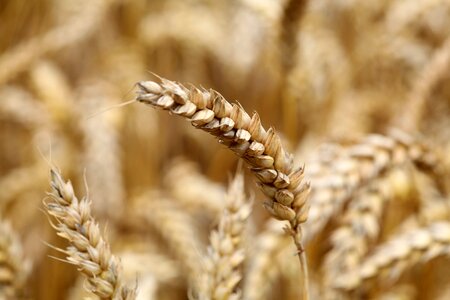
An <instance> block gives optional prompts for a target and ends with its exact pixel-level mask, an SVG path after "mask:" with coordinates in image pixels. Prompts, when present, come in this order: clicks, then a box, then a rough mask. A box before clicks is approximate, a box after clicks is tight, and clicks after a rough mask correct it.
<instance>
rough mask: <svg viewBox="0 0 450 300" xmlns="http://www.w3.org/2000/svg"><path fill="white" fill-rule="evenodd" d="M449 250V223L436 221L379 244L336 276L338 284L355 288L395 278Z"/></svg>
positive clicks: (350, 289)
mask: <svg viewBox="0 0 450 300" xmlns="http://www.w3.org/2000/svg"><path fill="white" fill-rule="evenodd" d="M449 254H450V223H449V222H436V223H433V224H431V225H429V226H428V227H422V228H418V229H413V230H411V231H409V232H406V233H404V234H402V235H400V236H395V237H394V238H393V239H392V240H390V241H389V242H387V243H385V244H383V245H381V246H379V247H378V248H377V250H376V251H375V253H374V254H372V255H370V256H369V257H367V258H366V259H365V260H364V261H363V262H362V263H361V265H360V266H358V267H357V268H356V269H353V270H351V271H349V272H348V273H346V274H343V275H342V276H341V277H340V278H339V279H337V280H336V287H337V288H340V289H342V290H345V291H352V290H355V289H357V288H360V287H361V286H362V285H363V284H364V283H368V281H370V280H374V279H376V280H381V279H384V280H387V281H394V280H396V279H397V278H398V277H399V276H400V275H401V274H402V273H403V272H404V271H405V270H406V269H407V268H409V267H411V266H414V265H416V264H418V263H425V262H427V261H429V260H431V259H433V258H436V257H438V256H447V255H449Z"/></svg>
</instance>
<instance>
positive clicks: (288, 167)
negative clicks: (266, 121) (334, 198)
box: [136, 78, 310, 278]
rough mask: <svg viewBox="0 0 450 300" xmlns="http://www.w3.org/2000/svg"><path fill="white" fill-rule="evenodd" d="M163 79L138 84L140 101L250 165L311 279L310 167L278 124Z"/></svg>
mask: <svg viewBox="0 0 450 300" xmlns="http://www.w3.org/2000/svg"><path fill="white" fill-rule="evenodd" d="M160 81H161V82H160V83H157V82H154V81H141V82H139V83H137V87H138V91H137V97H136V100H137V101H138V102H141V103H144V104H149V105H151V106H153V107H156V108H160V109H163V110H167V111H169V112H171V113H173V114H176V115H180V116H182V117H184V118H186V119H188V120H189V121H190V122H191V124H192V125H193V126H194V127H196V128H198V129H201V130H203V131H206V132H208V133H210V134H212V135H213V136H215V137H217V138H218V140H219V143H221V144H223V145H225V146H226V147H228V148H229V149H230V150H232V151H233V152H234V153H236V154H237V155H238V156H239V157H241V158H243V159H244V160H245V161H246V162H247V163H248V164H249V165H250V166H251V170H252V172H253V174H254V175H255V176H256V178H257V179H258V185H259V186H260V188H261V190H262V191H263V193H264V194H266V195H267V196H268V197H269V199H270V200H269V201H266V202H265V203H264V207H265V208H266V209H267V210H268V211H269V212H270V213H271V215H272V216H273V217H274V218H276V219H278V220H284V221H288V222H289V224H290V228H287V230H286V231H287V232H289V233H290V234H291V235H292V237H293V239H294V242H295V245H296V247H297V249H298V252H299V254H301V255H300V256H299V257H300V261H301V265H302V266H304V269H303V272H304V274H305V278H306V273H307V271H306V258H305V256H304V254H303V252H304V250H303V246H302V242H301V240H302V228H301V224H302V223H304V222H306V219H307V216H308V210H309V203H308V201H307V199H308V194H309V190H310V188H309V184H307V183H304V182H303V171H304V168H303V167H300V168H297V169H294V168H293V157H292V155H291V154H290V153H288V152H287V151H286V150H285V149H284V147H283V146H282V144H281V139H280V137H279V136H278V134H277V133H276V132H275V130H274V129H273V128H270V129H268V130H266V129H264V127H263V126H262V125H261V120H260V118H259V115H258V114H257V113H254V114H253V115H252V116H250V115H249V114H247V112H246V111H245V110H244V109H243V108H242V107H241V106H240V105H239V104H234V103H233V104H232V103H230V102H228V101H227V100H225V98H224V97H223V96H222V95H220V94H219V93H218V92H216V91H214V90H204V89H202V90H200V89H198V88H195V87H191V88H190V89H188V88H186V87H185V86H183V85H182V84H179V83H177V82H174V81H170V80H167V79H164V78H160Z"/></svg>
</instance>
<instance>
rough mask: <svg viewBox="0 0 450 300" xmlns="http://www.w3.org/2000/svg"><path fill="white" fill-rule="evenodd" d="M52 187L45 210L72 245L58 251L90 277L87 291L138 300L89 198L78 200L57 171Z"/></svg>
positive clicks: (114, 297) (58, 230)
mask: <svg viewBox="0 0 450 300" xmlns="http://www.w3.org/2000/svg"><path fill="white" fill-rule="evenodd" d="M50 185H51V192H50V193H49V196H50V201H48V202H44V205H45V209H46V211H47V213H48V214H49V215H50V216H53V217H54V218H55V219H56V221H57V222H56V224H52V226H53V228H54V229H55V230H56V231H57V234H58V235H59V236H60V237H62V238H64V239H66V240H68V241H69V243H70V246H68V247H67V248H66V249H65V250H64V249H58V250H60V251H61V252H63V253H65V254H66V255H67V262H68V263H71V264H73V265H76V266H77V267H78V270H79V271H80V272H81V273H83V274H84V275H85V276H86V277H87V285H86V288H87V289H88V290H89V291H91V292H93V293H94V294H96V295H98V296H99V297H100V298H102V299H114V300H133V299H135V298H136V291H135V289H130V288H128V287H126V286H125V285H123V283H122V282H121V264H120V262H119V261H118V259H117V258H116V257H114V256H113V255H112V254H111V250H110V247H109V244H108V242H107V241H106V240H105V239H104V237H103V236H102V234H101V232H100V228H99V226H98V223H97V222H96V221H95V219H94V218H93V216H92V215H91V202H90V201H89V200H88V199H86V198H83V199H81V200H78V198H77V197H76V196H75V194H74V191H73V187H72V184H71V183H70V181H69V182H65V181H64V179H63V178H62V176H61V174H60V173H59V172H58V171H57V170H55V169H52V170H51V182H50Z"/></svg>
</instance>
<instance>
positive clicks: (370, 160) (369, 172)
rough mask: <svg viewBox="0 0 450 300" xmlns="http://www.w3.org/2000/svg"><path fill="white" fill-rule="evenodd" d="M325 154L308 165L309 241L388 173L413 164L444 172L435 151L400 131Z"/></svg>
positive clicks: (332, 147)
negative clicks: (409, 163)
mask: <svg viewBox="0 0 450 300" xmlns="http://www.w3.org/2000/svg"><path fill="white" fill-rule="evenodd" d="M324 150H326V151H322V152H319V155H320V156H319V157H318V160H317V161H315V162H313V161H311V162H309V166H310V167H309V169H308V171H307V178H308V179H309V180H310V181H311V185H312V192H311V210H310V214H309V221H308V223H307V224H306V226H305V227H306V230H305V240H306V241H309V240H310V239H311V238H312V237H314V236H315V235H316V234H317V233H318V232H320V231H321V230H322V229H323V227H324V226H325V225H326V224H327V223H328V222H329V221H330V220H331V219H333V218H335V217H336V216H337V215H338V214H339V213H340V212H341V211H342V209H343V207H344V206H345V204H346V203H347V202H348V201H350V200H351V199H352V197H354V195H355V193H356V192H357V191H358V190H360V189H361V188H363V187H365V186H367V185H369V184H370V183H371V182H373V181H374V180H376V179H377V178H380V177H381V176H382V175H383V174H385V173H386V172H387V171H388V170H390V169H392V168H394V167H396V166H402V165H404V164H405V163H408V162H412V163H414V165H415V166H416V167H417V168H419V169H421V170H424V171H429V172H430V173H431V175H436V174H438V173H440V172H441V171H440V170H439V155H438V154H437V153H435V151H434V150H432V149H431V148H430V147H429V146H428V145H426V144H425V143H423V142H421V141H418V140H416V139H414V138H413V137H411V136H409V135H407V134H405V133H403V132H399V131H398V132H395V133H392V134H391V135H390V136H384V135H379V134H372V135H367V136H365V137H364V138H363V139H361V140H359V141H357V142H354V143H351V144H350V145H347V146H342V145H328V147H327V148H326V149H324ZM435 178H437V177H436V176H435Z"/></svg>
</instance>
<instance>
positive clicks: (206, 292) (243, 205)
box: [199, 170, 251, 300]
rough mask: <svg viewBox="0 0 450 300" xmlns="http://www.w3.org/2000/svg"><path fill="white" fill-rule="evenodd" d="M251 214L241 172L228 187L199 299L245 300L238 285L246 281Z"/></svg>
mask: <svg viewBox="0 0 450 300" xmlns="http://www.w3.org/2000/svg"><path fill="white" fill-rule="evenodd" d="M250 212H251V203H250V202H248V201H247V200H246V196H245V193H244V177H243V174H242V171H241V170H238V171H237V173H236V175H235V178H234V179H233V181H232V182H231V183H230V186H229V188H228V192H227V196H226V199H225V210H224V212H223V214H222V216H221V218H220V221H219V227H218V229H217V230H214V231H213V232H211V236H210V241H211V245H210V247H209V248H208V255H207V257H206V259H205V273H204V276H203V280H202V283H203V285H204V286H203V288H202V291H201V292H200V295H199V299H204V300H208V299H214V300H221V299H222V300H226V299H229V300H238V299H241V291H240V290H239V289H238V288H237V285H238V283H239V281H240V280H241V278H242V274H241V270H240V269H241V268H242V263H243V261H244V259H245V249H244V247H243V239H244V236H243V234H244V230H245V223H246V221H247V218H248V217H249V215H250Z"/></svg>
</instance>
